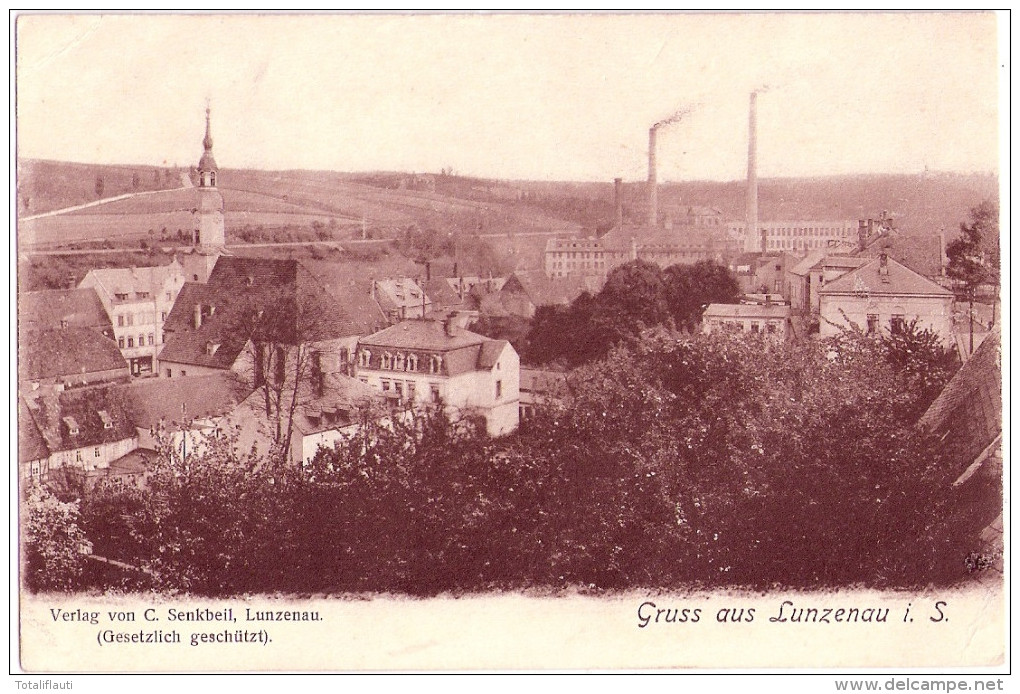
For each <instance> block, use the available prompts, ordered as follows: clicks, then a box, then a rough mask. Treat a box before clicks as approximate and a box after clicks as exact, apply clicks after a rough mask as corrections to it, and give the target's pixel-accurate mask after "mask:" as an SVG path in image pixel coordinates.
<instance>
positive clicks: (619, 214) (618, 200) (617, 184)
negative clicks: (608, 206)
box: [613, 178, 623, 229]
mask: <svg viewBox="0 0 1020 694" xmlns="http://www.w3.org/2000/svg"><path fill="white" fill-rule="evenodd" d="M613 193H614V196H615V197H614V199H613V201H614V203H615V204H616V228H617V229H623V179H622V178H614V179H613Z"/></svg>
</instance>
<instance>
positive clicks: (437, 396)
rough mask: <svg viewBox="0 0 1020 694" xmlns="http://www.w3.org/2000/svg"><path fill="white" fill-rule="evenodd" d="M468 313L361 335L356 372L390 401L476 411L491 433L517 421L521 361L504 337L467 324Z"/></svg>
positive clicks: (459, 414)
mask: <svg viewBox="0 0 1020 694" xmlns="http://www.w3.org/2000/svg"><path fill="white" fill-rule="evenodd" d="M465 323H466V316H465V315H464V314H462V313H455V314H453V315H451V316H449V317H447V318H445V319H444V320H435V319H426V320H408V321H404V322H402V323H398V324H397V325H394V326H391V327H389V328H386V329H385V330H381V331H379V332H377V333H374V334H372V335H369V336H367V337H365V338H362V339H361V341H360V342H359V344H358V353H357V367H356V368H357V377H358V379H359V380H360V381H361V382H362V383H367V384H368V385H370V386H371V387H373V388H375V389H377V390H379V391H381V392H382V393H383V395H384V396H386V397H387V398H388V399H389V400H391V401H392V402H394V403H401V404H409V405H412V406H413V405H415V404H426V403H431V402H435V403H442V404H443V405H444V406H445V408H446V410H447V412H449V413H450V415H451V416H453V417H454V418H457V417H468V416H471V415H480V416H482V417H484V419H485V423H486V430H487V431H488V432H489V434H491V435H493V436H497V435H501V434H506V433H509V432H511V431H513V430H514V429H516V428H517V425H518V423H519V421H520V415H519V411H518V403H519V400H520V371H521V362H520V357H519V356H518V355H517V351H516V350H515V349H514V348H513V345H511V344H510V343H509V342H507V341H506V340H493V339H490V338H487V337H485V336H483V335H478V334H477V333H473V332H471V331H469V330H467V329H465V327H464V326H465Z"/></svg>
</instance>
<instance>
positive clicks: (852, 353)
mask: <svg viewBox="0 0 1020 694" xmlns="http://www.w3.org/2000/svg"><path fill="white" fill-rule="evenodd" d="M859 337H860V336H854V335H844V336H842V337H841V338H839V339H837V340H833V341H830V342H828V343H822V342H818V343H810V344H807V345H799V346H798V348H797V349H796V350H792V349H787V348H784V347H780V346H776V345H770V344H768V343H766V342H763V341H762V342H759V341H756V340H754V339H734V338H727V337H722V336H704V335H689V334H683V333H677V332H673V331H670V330H666V329H658V330H656V331H652V332H646V333H644V334H643V335H642V336H641V337H640V339H637V340H635V341H634V342H633V343H632V344H630V345H628V346H621V347H619V348H616V349H614V350H612V351H611V352H610V353H609V354H608V355H607V356H606V357H605V358H604V359H602V360H599V361H596V362H593V363H591V364H589V365H587V366H585V367H582V368H580V369H577V370H575V371H574V372H573V373H572V374H571V375H570V377H569V381H570V395H569V397H568V398H566V399H564V400H561V401H559V402H551V403H548V404H547V405H546V406H545V407H544V409H542V410H541V411H540V413H539V415H538V416H536V417H534V418H530V419H528V420H526V421H525V422H524V423H523V424H522V426H521V428H520V429H519V430H518V431H517V432H516V433H514V434H513V435H510V436H507V437H503V438H500V439H490V438H488V437H487V436H485V434H484V432H483V431H482V429H481V428H480V427H478V426H476V425H475V424H474V423H473V422H471V421H467V422H451V421H450V420H449V419H448V418H447V417H446V416H444V415H443V414H442V413H441V412H439V411H431V412H419V413H416V414H415V415H414V416H410V415H409V416H408V417H407V418H404V419H401V418H395V419H394V418H392V417H388V418H385V419H379V418H378V417H373V416H367V415H366V418H365V419H364V421H363V426H362V427H361V429H360V430H359V432H358V434H357V435H355V436H352V437H350V438H348V439H346V440H344V441H341V442H340V443H338V444H337V445H336V446H335V447H334V448H332V449H329V450H320V452H319V454H318V456H317V457H316V458H315V460H314V461H313V463H312V465H311V466H309V467H307V468H306V469H304V470H300V471H299V470H296V469H294V468H293V467H285V466H283V465H280V464H276V463H274V462H273V460H272V459H262V458H256V457H252V456H238V454H237V453H236V452H235V451H234V450H233V443H232V441H231V439H230V437H229V436H224V437H223V438H221V439H218V440H216V441H213V442H210V444H209V445H208V446H207V447H206V448H205V450H204V451H202V453H201V454H192V456H190V457H189V458H188V460H187V461H182V460H180V459H179V456H176V455H175V454H174V453H173V452H172V451H170V450H169V449H168V450H167V451H164V453H163V455H162V456H161V458H160V461H159V462H158V463H157V465H156V466H155V469H154V470H153V472H152V476H151V478H150V481H149V484H148V487H147V488H146V489H145V490H142V491H127V490H125V489H124V488H114V487H108V486H99V487H96V488H95V490H93V491H92V492H91V493H90V494H87V497H88V498H87V499H86V501H85V502H84V503H83V505H82V515H83V518H82V526H83V527H84V528H86V530H87V532H88V533H89V535H90V536H94V535H93V533H97V534H103V533H105V534H106V536H105V537H103V538H100V537H99V536H98V535H95V536H94V537H95V542H96V544H97V547H103V551H104V552H107V553H108V554H109V555H110V556H112V557H113V558H116V559H120V560H122V561H125V562H128V563H130V564H134V565H137V566H141V567H144V568H145V569H147V570H148V571H151V573H152V576H153V577H154V580H155V581H156V583H157V585H158V586H159V587H161V588H162V589H163V590H171V591H173V590H181V591H188V592H192V593H196V594H207V595H230V594H238V593H247V592H269V591H283V592H288V593H312V592H316V593H317V592H346V591H369V592H374V591H397V592H402V593H407V594H413V595H433V594H436V593H439V592H442V591H454V592H458V591H472V590H486V589H491V588H494V587H500V588H511V589H513V588H527V587H544V588H550V589H558V588H563V587H583V588H587V589H624V588H635V587H669V588H677V587H690V586H753V587H759V588H760V587H770V586H783V587H792V588H807V587H811V588H819V587H827V586H847V585H865V586H873V587H889V586H897V587H907V586H915V585H922V584H930V583H949V582H952V581H953V580H955V579H956V578H958V577H959V576H960V575H962V573H963V572H965V571H966V565H965V558H966V557H967V554H968V552H970V551H971V550H973V549H974V547H973V546H971V545H970V544H969V543H970V541H971V540H972V538H970V537H966V536H962V535H961V534H960V533H959V532H958V531H959V526H957V525H954V524H953V523H952V522H951V520H949V519H950V514H949V513H948V509H947V506H946V504H947V502H946V499H947V494H946V491H947V490H948V489H949V487H950V485H951V482H952V480H951V479H950V478H949V473H948V472H946V467H945V466H943V465H942V464H941V463H942V461H941V457H940V455H941V454H940V451H939V447H938V445H937V444H936V442H933V441H929V440H927V439H925V438H924V437H923V436H921V435H920V434H919V433H918V432H917V431H916V430H915V429H914V422H915V420H916V411H917V405H916V395H915V392H914V391H913V390H912V389H913V388H914V384H915V381H914V379H915V378H916V373H917V364H906V362H904V361H903V359H902V358H896V359H893V358H890V357H889V356H888V355H889V353H890V352H889V349H890V348H889V346H888V345H883V344H881V343H879V342H877V341H870V340H865V339H859ZM918 358H924V357H918ZM948 373H949V372H943V373H942V374H941V376H940V378H942V379H945V378H948ZM933 387H934V384H933ZM111 518H115V521H111Z"/></svg>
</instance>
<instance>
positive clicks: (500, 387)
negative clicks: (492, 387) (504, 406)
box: [496, 381, 503, 400]
mask: <svg viewBox="0 0 1020 694" xmlns="http://www.w3.org/2000/svg"><path fill="white" fill-rule="evenodd" d="M501 397H503V381H496V399H497V400H499V399H500V398H501Z"/></svg>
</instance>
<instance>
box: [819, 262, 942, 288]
mask: <svg viewBox="0 0 1020 694" xmlns="http://www.w3.org/2000/svg"><path fill="white" fill-rule="evenodd" d="M880 267H881V261H880V260H879V259H878V258H875V259H874V260H871V261H870V262H868V263H867V264H865V265H862V266H861V267H859V268H857V269H856V270H852V271H850V272H848V273H847V274H845V275H843V276H842V277H840V278H839V279H837V280H833V281H832V282H830V283H829V284H827V285H825V286H824V287H823V288H822V289H821V290H819V292H818V293H819V294H820V295H825V294H853V293H858V292H861V291H866V292H867V293H868V294H872V295H890V296H943V297H951V296H953V294H952V292H950V291H948V290H946V289H943V288H942V287H940V286H939V285H937V284H935V283H934V282H932V281H931V280H929V279H926V278H924V277H922V276H921V275H919V274H917V273H916V272H914V271H913V270H911V269H910V268H907V267H905V266H903V265H902V264H900V263H898V262H896V261H895V260H893V259H892V258H889V261H888V267H889V274H888V275H886V276H884V277H883V276H882V275H881V274H880V273H879V269H880ZM884 279H887V280H888V281H887V282H886V281H883V280H884Z"/></svg>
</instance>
